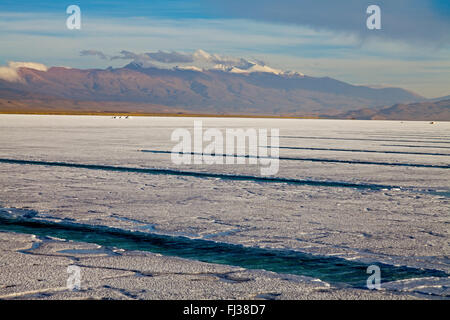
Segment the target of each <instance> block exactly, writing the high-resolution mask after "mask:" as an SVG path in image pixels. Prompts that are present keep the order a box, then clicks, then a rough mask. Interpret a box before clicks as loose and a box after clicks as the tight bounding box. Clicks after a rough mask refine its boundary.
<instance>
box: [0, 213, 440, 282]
mask: <svg viewBox="0 0 450 320" xmlns="http://www.w3.org/2000/svg"><path fill="white" fill-rule="evenodd" d="M0 230H2V231H11V232H20V233H28V234H35V235H37V236H52V237H57V238H61V239H66V240H73V241H83V242H90V243H95V244H99V245H102V246H110V247H117V248H122V249H126V250H141V251H150V252H154V253H160V254H163V255H168V256H176V257H181V258H187V259H192V260H198V261H203V262H209V263H217V264H226V265H232V266H239V267H244V268H247V269H264V270H268V271H274V272H278V273H287V274H294V275H302V276H310V277H314V278H319V279H321V280H323V281H326V282H329V283H333V284H344V285H349V286H352V287H361V288H365V287H366V281H367V278H368V277H369V274H367V272H366V270H367V267H368V266H369V264H365V263H361V262H356V261H347V260H345V259H342V258H337V257H322V256H315V255H311V254H306V253H301V252H297V251H292V250H275V249H263V248H252V247H244V246H241V245H233V244H226V243H219V242H214V241H209V240H198V239H189V238H186V237H175V236H168V235H158V234H151V233H142V232H132V231H126V230H122V229H114V228H109V227H102V226H90V225H83V224H72V223H70V224H69V223H55V222H47V221H39V220H34V219H32V218H31V219H28V218H25V219H24V218H19V219H17V218H5V217H4V216H3V217H2V216H0ZM377 265H378V266H379V267H380V269H381V281H382V282H389V281H395V280H401V279H407V278H418V277H430V276H434V277H447V276H448V274H446V273H445V272H442V271H438V270H428V269H416V268H409V267H397V266H392V265H388V264H382V263H377Z"/></svg>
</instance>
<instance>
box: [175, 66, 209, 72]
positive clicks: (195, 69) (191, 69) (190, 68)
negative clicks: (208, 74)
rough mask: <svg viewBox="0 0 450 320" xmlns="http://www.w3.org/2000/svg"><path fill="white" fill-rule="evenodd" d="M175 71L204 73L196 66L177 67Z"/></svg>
mask: <svg viewBox="0 0 450 320" xmlns="http://www.w3.org/2000/svg"><path fill="white" fill-rule="evenodd" d="M175 69H178V70H190V71H197V72H203V69H202V68H199V67H196V66H176V67H175Z"/></svg>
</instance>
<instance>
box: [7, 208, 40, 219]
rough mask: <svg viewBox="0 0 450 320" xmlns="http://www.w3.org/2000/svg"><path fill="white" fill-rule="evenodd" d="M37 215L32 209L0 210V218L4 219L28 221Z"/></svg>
mask: <svg viewBox="0 0 450 320" xmlns="http://www.w3.org/2000/svg"><path fill="white" fill-rule="evenodd" d="M37 214H38V212H37V211H35V210H32V209H20V208H0V217H1V218H6V219H30V218H33V217H34V216H36V215H37Z"/></svg>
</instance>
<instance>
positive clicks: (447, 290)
mask: <svg viewBox="0 0 450 320" xmlns="http://www.w3.org/2000/svg"><path fill="white" fill-rule="evenodd" d="M381 287H382V288H383V289H387V290H392V291H402V292H413V293H418V294H424V295H433V296H440V297H449V296H450V277H446V278H444V277H439V278H438V277H426V278H412V279H403V280H397V281H392V282H387V283H384V284H383V283H382V284H381Z"/></svg>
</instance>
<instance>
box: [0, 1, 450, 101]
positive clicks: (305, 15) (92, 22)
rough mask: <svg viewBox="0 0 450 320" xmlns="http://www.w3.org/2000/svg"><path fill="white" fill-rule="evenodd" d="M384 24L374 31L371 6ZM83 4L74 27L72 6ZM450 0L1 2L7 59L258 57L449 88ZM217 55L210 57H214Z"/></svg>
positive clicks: (78, 64)
mask: <svg viewBox="0 0 450 320" xmlns="http://www.w3.org/2000/svg"><path fill="white" fill-rule="evenodd" d="M373 4H375V5H378V6H379V7H380V9H381V29H380V30H369V29H368V28H367V27H366V20H367V18H368V17H369V16H370V14H367V13H366V9H367V7H368V6H369V5H373ZM69 5H78V6H79V7H80V9H81V29H80V30H69V29H68V28H67V27H66V20H67V18H68V17H69V14H67V13H66V8H67V7H68V6H69ZM449 31H450V1H448V0H395V1H392V0H376V1H375V0H374V1H365V0H340V1H335V0H296V1H295V0H277V1H275V0H257V1H256V0H239V1H238V0H220V1H219V0H191V1H180V0H152V1H148V0H147V1H144V0H128V1H114V0H113V1H106V0H103V1H100V0H89V1H71V0H69V1H58V0H41V1H29V0H22V1H9V0H0V66H1V65H6V64H7V63H8V62H10V61H20V62H36V63H42V64H45V65H47V66H66V67H74V68H106V67H109V66H113V67H121V66H123V65H125V64H127V63H129V62H131V61H133V60H143V59H144V60H145V61H147V62H148V63H149V64H151V65H156V66H159V67H172V66H174V65H181V66H183V65H184V66H187V65H201V64H202V62H204V59H203V60H202V59H200V58H201V57H199V56H198V54H197V55H196V54H195V52H199V51H198V50H199V49H201V50H204V51H206V52H209V53H211V54H215V55H213V56H212V57H214V58H211V59H210V60H211V61H214V62H217V61H219V62H221V61H225V62H229V63H235V62H236V63H240V64H242V63H244V64H245V63H246V62H248V61H258V63H260V64H266V65H268V66H270V67H272V68H276V69H281V70H292V71H298V72H301V73H304V74H306V75H310V76H317V77H322V76H329V77H332V78H336V79H339V80H342V81H346V82H349V83H352V84H360V85H376V86H395V87H402V88H405V89H409V90H412V91H414V92H416V93H418V94H421V95H423V96H425V97H429V98H432V97H439V96H446V95H449V94H450V32H449ZM211 61H210V62H211Z"/></svg>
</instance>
